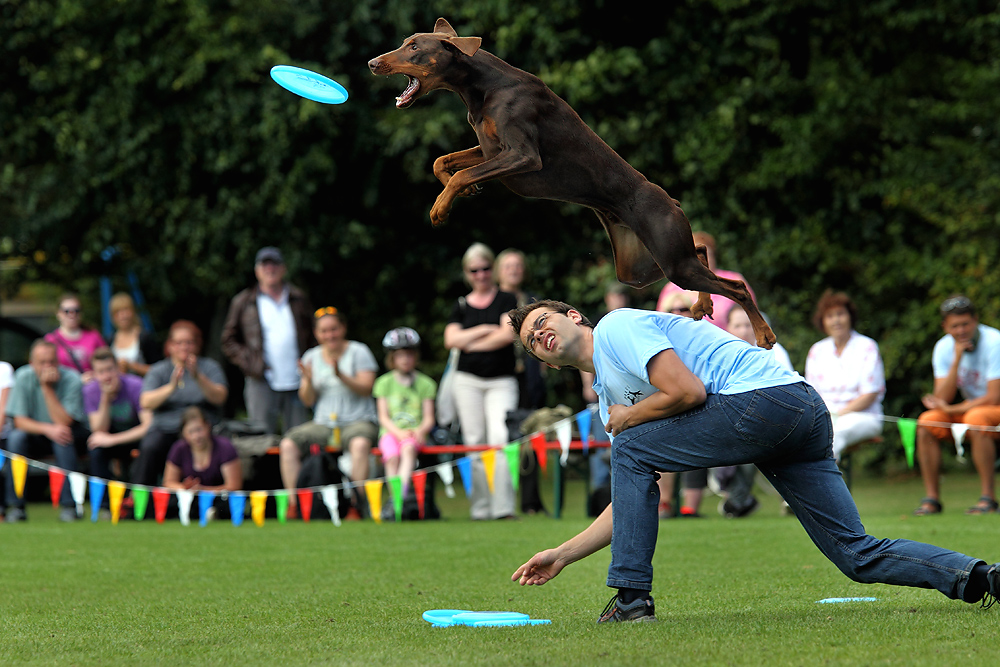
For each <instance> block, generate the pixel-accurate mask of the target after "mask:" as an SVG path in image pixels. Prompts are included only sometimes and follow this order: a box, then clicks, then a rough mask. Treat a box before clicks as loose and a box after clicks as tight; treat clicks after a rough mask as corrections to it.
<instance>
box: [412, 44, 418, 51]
mask: <svg viewBox="0 0 1000 667" xmlns="http://www.w3.org/2000/svg"><path fill="white" fill-rule="evenodd" d="M419 50H420V47H419V46H417V45H416V44H410V51H419Z"/></svg>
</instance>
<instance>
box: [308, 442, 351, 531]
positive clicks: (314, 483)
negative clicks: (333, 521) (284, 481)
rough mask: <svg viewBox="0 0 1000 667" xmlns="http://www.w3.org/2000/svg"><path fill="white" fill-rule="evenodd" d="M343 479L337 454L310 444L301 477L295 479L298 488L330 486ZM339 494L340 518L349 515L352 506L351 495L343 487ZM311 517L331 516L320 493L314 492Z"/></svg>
mask: <svg viewBox="0 0 1000 667" xmlns="http://www.w3.org/2000/svg"><path fill="white" fill-rule="evenodd" d="M343 481H344V476H343V474H342V473H341V472H340V468H339V467H338V466H337V457H336V455H335V454H331V453H330V452H328V451H326V450H325V449H323V448H322V447H320V446H319V445H316V444H313V445H310V447H309V455H308V456H306V457H305V458H304V459H302V468H301V469H300V470H299V477H298V479H297V480H296V481H295V486H296V488H299V489H308V488H315V487H318V486H329V485H330V484H341V483H342V482H343ZM337 495H338V496H339V500H340V502H339V504H338V507H337V509H338V510H339V513H340V518H341V519H343V518H344V517H345V516H346V515H347V511H348V510H349V509H350V508H351V503H350V496H349V494H348V492H347V491H346V490H345V489H343V488H341V489H340V490H339V491H338V492H337ZM310 518H311V519H329V518H330V512H329V510H327V508H326V505H325V504H324V503H323V499H322V497H321V496H320V494H319V493H315V494H314V497H313V504H312V513H311V514H310Z"/></svg>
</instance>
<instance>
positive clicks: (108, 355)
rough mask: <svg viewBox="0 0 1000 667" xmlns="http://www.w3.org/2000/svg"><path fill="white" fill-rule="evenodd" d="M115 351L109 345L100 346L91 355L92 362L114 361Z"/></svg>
mask: <svg viewBox="0 0 1000 667" xmlns="http://www.w3.org/2000/svg"><path fill="white" fill-rule="evenodd" d="M114 360H115V353H114V352H112V351H111V348H110V347H108V346H107V345H105V346H103V347H99V348H97V349H96V350H94V353H93V354H91V355H90V363H91V365H93V364H94V362H95V361H112V362H113V361H114Z"/></svg>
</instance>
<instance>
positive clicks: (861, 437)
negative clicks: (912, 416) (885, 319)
mask: <svg viewBox="0 0 1000 667" xmlns="http://www.w3.org/2000/svg"><path fill="white" fill-rule="evenodd" d="M856 321H857V309H856V308H855V306H854V302H853V301H852V300H851V298H850V297H849V296H847V295H846V294H844V293H843V292H833V291H831V290H827V291H826V292H825V293H824V294H823V296H822V297H820V300H819V303H817V304H816V314H815V315H813V324H814V325H815V326H816V328H817V329H819V330H820V331H822V332H823V333H825V334H827V338H824V339H823V340H821V341H819V342H818V343H816V344H814V345H813V346H812V347H811V348H809V356H808V357H806V382H808V383H809V384H811V385H812V386H813V387H814V388H815V389H816V391H818V392H819V395H820V396H821V397H822V398H823V402H825V403H826V407H827V408H829V409H830V416H831V417H833V455H834V457H835V458H837V459H838V460H839V459H840V456H841V454H842V453H843V452H844V451H845V450H846V449H847V448H849V447H851V446H852V445H855V444H858V443H860V442H863V441H865V440H868V439H870V438H873V437H875V436H877V435H879V434H881V433H882V415H883V413H882V398H883V397H884V396H885V370H884V368H883V366H882V357H881V356H880V355H879V350H878V343H876V342H875V341H874V340H872V339H871V338H869V337H868V336H862V335H861V334H859V333H858V332H857V331H855V330H854V324H855V322H856Z"/></svg>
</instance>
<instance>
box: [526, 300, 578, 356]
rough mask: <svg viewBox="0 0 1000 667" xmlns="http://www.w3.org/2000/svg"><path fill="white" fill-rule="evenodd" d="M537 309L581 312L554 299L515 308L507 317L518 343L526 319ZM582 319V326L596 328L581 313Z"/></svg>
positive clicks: (563, 312) (528, 351)
mask: <svg viewBox="0 0 1000 667" xmlns="http://www.w3.org/2000/svg"><path fill="white" fill-rule="evenodd" d="M536 308H548V309H549V310H553V311H555V312H557V313H561V314H563V315H565V314H566V313H568V312H569V311H571V310H575V311H576V312H578V313H579V312H580V309H579V308H574V307H573V306H571V305H569V304H568V303H563V302H562V301H553V300H552V299H544V300H542V301H532V302H531V303H526V304H524V305H523V306H519V307H518V308H514V309H513V310H510V311H508V312H507V317H509V318H510V326H511V327H512V328H513V329H514V336H515V337H516V338H517V342H518V343H520V342H521V327H522V326H523V325H524V319H525V318H526V317H527V316H528V314H529V313H530V312H531V311H533V310H535V309H536ZM580 317H581V318H583V319H582V320H581V321H580V323H581V324H583V325H584V326H586V327H590V328H591V329H593V328H594V325H593V324H591V323H590V320H588V319H587V316H586V315H584V314H583V313H580ZM525 352H527V353H528V354H529V355H530V356H531V357H533V358H534V359H538V357H536V356H535V355H534V354H532V353H531V351H530V350H527V349H525Z"/></svg>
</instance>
